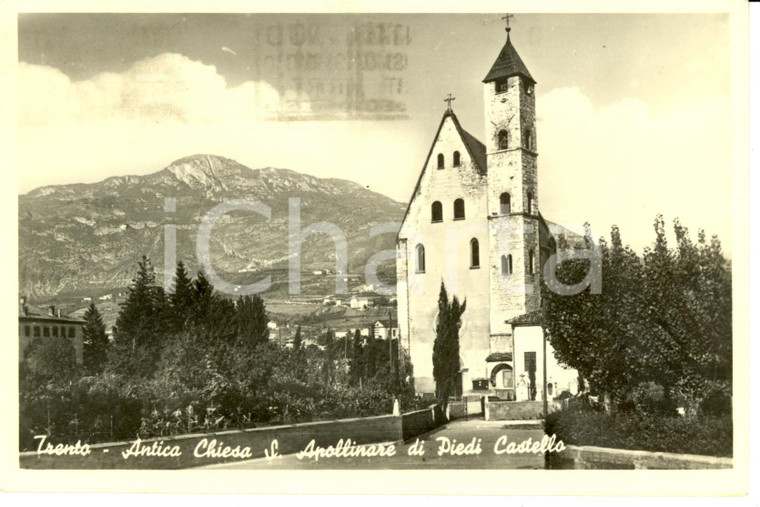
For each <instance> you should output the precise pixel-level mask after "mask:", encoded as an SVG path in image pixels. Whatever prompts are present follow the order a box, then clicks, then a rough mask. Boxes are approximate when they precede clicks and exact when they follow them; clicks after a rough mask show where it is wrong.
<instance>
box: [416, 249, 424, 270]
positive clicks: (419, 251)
mask: <svg viewBox="0 0 760 507" xmlns="http://www.w3.org/2000/svg"><path fill="white" fill-rule="evenodd" d="M424 272H425V247H424V246H422V244H419V245H417V273H424Z"/></svg>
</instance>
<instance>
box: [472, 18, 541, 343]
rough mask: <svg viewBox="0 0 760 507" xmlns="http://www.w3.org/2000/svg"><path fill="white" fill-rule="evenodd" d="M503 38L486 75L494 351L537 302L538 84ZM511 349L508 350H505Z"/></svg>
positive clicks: (486, 143)
mask: <svg viewBox="0 0 760 507" xmlns="http://www.w3.org/2000/svg"><path fill="white" fill-rule="evenodd" d="M510 17H511V16H510V15H507V16H506V17H505V18H503V19H506V21H507V28H506V31H507V40H506V42H505V44H504V47H503V48H502V49H501V52H500V53H499V55H498V57H497V58H496V61H495V62H494V64H493V65H492V66H491V70H490V71H489V72H488V74H487V75H486V77H485V79H483V96H484V105H485V127H486V128H485V135H486V136H485V137H486V139H485V146H486V164H487V167H488V183H487V185H488V198H487V201H488V231H489V256H490V259H489V260H490V262H489V266H490V270H491V272H490V292H491V295H490V333H491V349H492V351H509V352H511V342H512V340H511V338H512V337H511V327H510V326H509V325H508V324H506V322H505V320H507V319H510V318H513V317H516V316H518V315H522V314H524V313H528V312H531V311H534V310H538V309H539V307H540V301H539V298H540V266H539V259H540V253H539V220H538V173H537V167H536V159H537V157H538V153H537V148H536V146H537V143H536V126H535V121H536V113H535V111H536V108H535V105H536V99H535V84H536V81H535V80H534V79H533V77H532V76H531V75H530V72H529V71H528V68H527V67H526V66H525V64H524V63H523V61H522V59H521V58H520V56H519V55H518V54H517V51H516V50H515V48H514V46H513V45H512V41H511V39H510V31H511V28H510V27H509V18H510ZM508 349H509V350H508Z"/></svg>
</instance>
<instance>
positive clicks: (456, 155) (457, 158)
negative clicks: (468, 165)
mask: <svg viewBox="0 0 760 507" xmlns="http://www.w3.org/2000/svg"><path fill="white" fill-rule="evenodd" d="M459 164H460V161H459V152H458V151H455V152H454V167H459Z"/></svg>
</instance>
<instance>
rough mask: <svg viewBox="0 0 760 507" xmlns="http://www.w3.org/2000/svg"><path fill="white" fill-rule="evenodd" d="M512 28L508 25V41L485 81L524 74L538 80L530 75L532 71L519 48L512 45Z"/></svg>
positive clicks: (528, 77)
mask: <svg viewBox="0 0 760 507" xmlns="http://www.w3.org/2000/svg"><path fill="white" fill-rule="evenodd" d="M510 30H511V29H510V27H509V26H507V28H506V31H507V42H506V43H505V44H504V47H503V48H501V52H500V53H499V56H498V57H497V58H496V61H495V62H493V65H492V66H491V70H490V71H488V74H487V75H486V77H485V78H484V79H483V82H484V83H488V82H489V81H495V80H497V79H499V78H502V77H509V76H517V75H520V76H523V77H525V78H526V79H528V80H530V81H532V82H533V83H535V82H536V80H535V79H533V76H531V75H530V72H528V67H526V66H525V64H524V63H523V61H522V59H521V58H520V55H518V54H517V50H515V47H514V46H513V45H512V41H511V40H510V38H509V32H510Z"/></svg>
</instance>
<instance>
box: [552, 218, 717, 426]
mask: <svg viewBox="0 0 760 507" xmlns="http://www.w3.org/2000/svg"><path fill="white" fill-rule="evenodd" d="M654 230H655V241H654V243H653V245H652V246H651V247H649V248H646V249H645V250H644V253H643V256H641V257H639V256H638V255H637V254H636V253H635V252H634V251H633V250H632V249H631V248H630V247H624V246H623V242H622V239H621V236H620V231H619V229H618V228H617V227H613V228H612V231H611V234H610V244H609V245H608V244H607V243H606V242H605V241H604V240H601V241H600V250H601V259H600V262H601V267H602V273H603V276H604V279H603V286H602V293H601V294H591V293H590V292H589V290H588V289H587V290H584V291H583V292H581V293H580V294H576V295H573V296H565V295H561V294H556V293H553V292H552V291H549V290H546V287H545V291H544V296H545V297H544V301H545V303H546V308H545V311H546V321H547V331H548V338H549V341H550V342H551V344H552V346H553V348H554V350H555V352H556V354H557V358H558V359H559V360H560V361H561V362H563V363H564V364H566V365H568V366H570V367H572V368H575V369H577V370H578V373H579V376H580V377H582V378H584V379H586V380H588V382H589V385H590V387H591V390H592V392H593V391H595V392H603V393H605V394H608V395H609V396H610V398H611V400H612V401H613V402H614V403H613V405H617V406H622V405H624V404H626V403H630V402H632V401H633V400H631V395H632V393H634V392H635V390H636V389H638V386H642V385H644V384H646V383H655V384H656V385H658V386H661V387H662V389H663V393H664V402H663V403H662V406H663V407H668V406H669V407H671V409H670V411H671V412H672V407H674V406H675V404H676V402H678V403H679V404H684V405H685V406H686V407H687V409H688V410H689V412H690V413H692V414H693V413H696V411H697V408H698V406H699V404H700V402H701V400H702V399H703V398H704V397H705V396H706V395H707V394H708V393H709V392H711V391H714V390H718V391H722V392H729V393H730V382H731V375H730V372H731V276H730V271H729V269H728V268H727V263H726V260H725V258H724V257H723V255H722V252H721V249H720V243H719V241H718V240H717V238H715V237H714V238H713V239H712V241H711V242H710V244H708V243H707V240H706V239H705V235H704V232H702V231H700V234H699V241H698V242H697V244H694V243H693V242H691V240H690V239H689V235H688V231H687V230H686V228H684V227H683V226H682V225H681V224H680V222H679V221H678V220H676V221H675V222H674V231H675V235H676V239H677V246H676V248H671V247H669V246H668V242H667V239H666V236H665V227H664V221H663V219H662V217H661V216H658V217H657V218H656V219H655V223H654ZM588 262H589V261H587V260H577V259H573V260H566V261H564V262H562V263H561V264H560V265H559V267H558V269H557V277H558V278H559V279H560V281H562V282H563V283H567V284H572V283H576V282H578V281H580V280H582V279H583V277H584V276H585V274H586V272H587V270H588V268H589V264H588ZM676 398H678V401H677V400H676ZM666 410H667V409H666Z"/></svg>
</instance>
